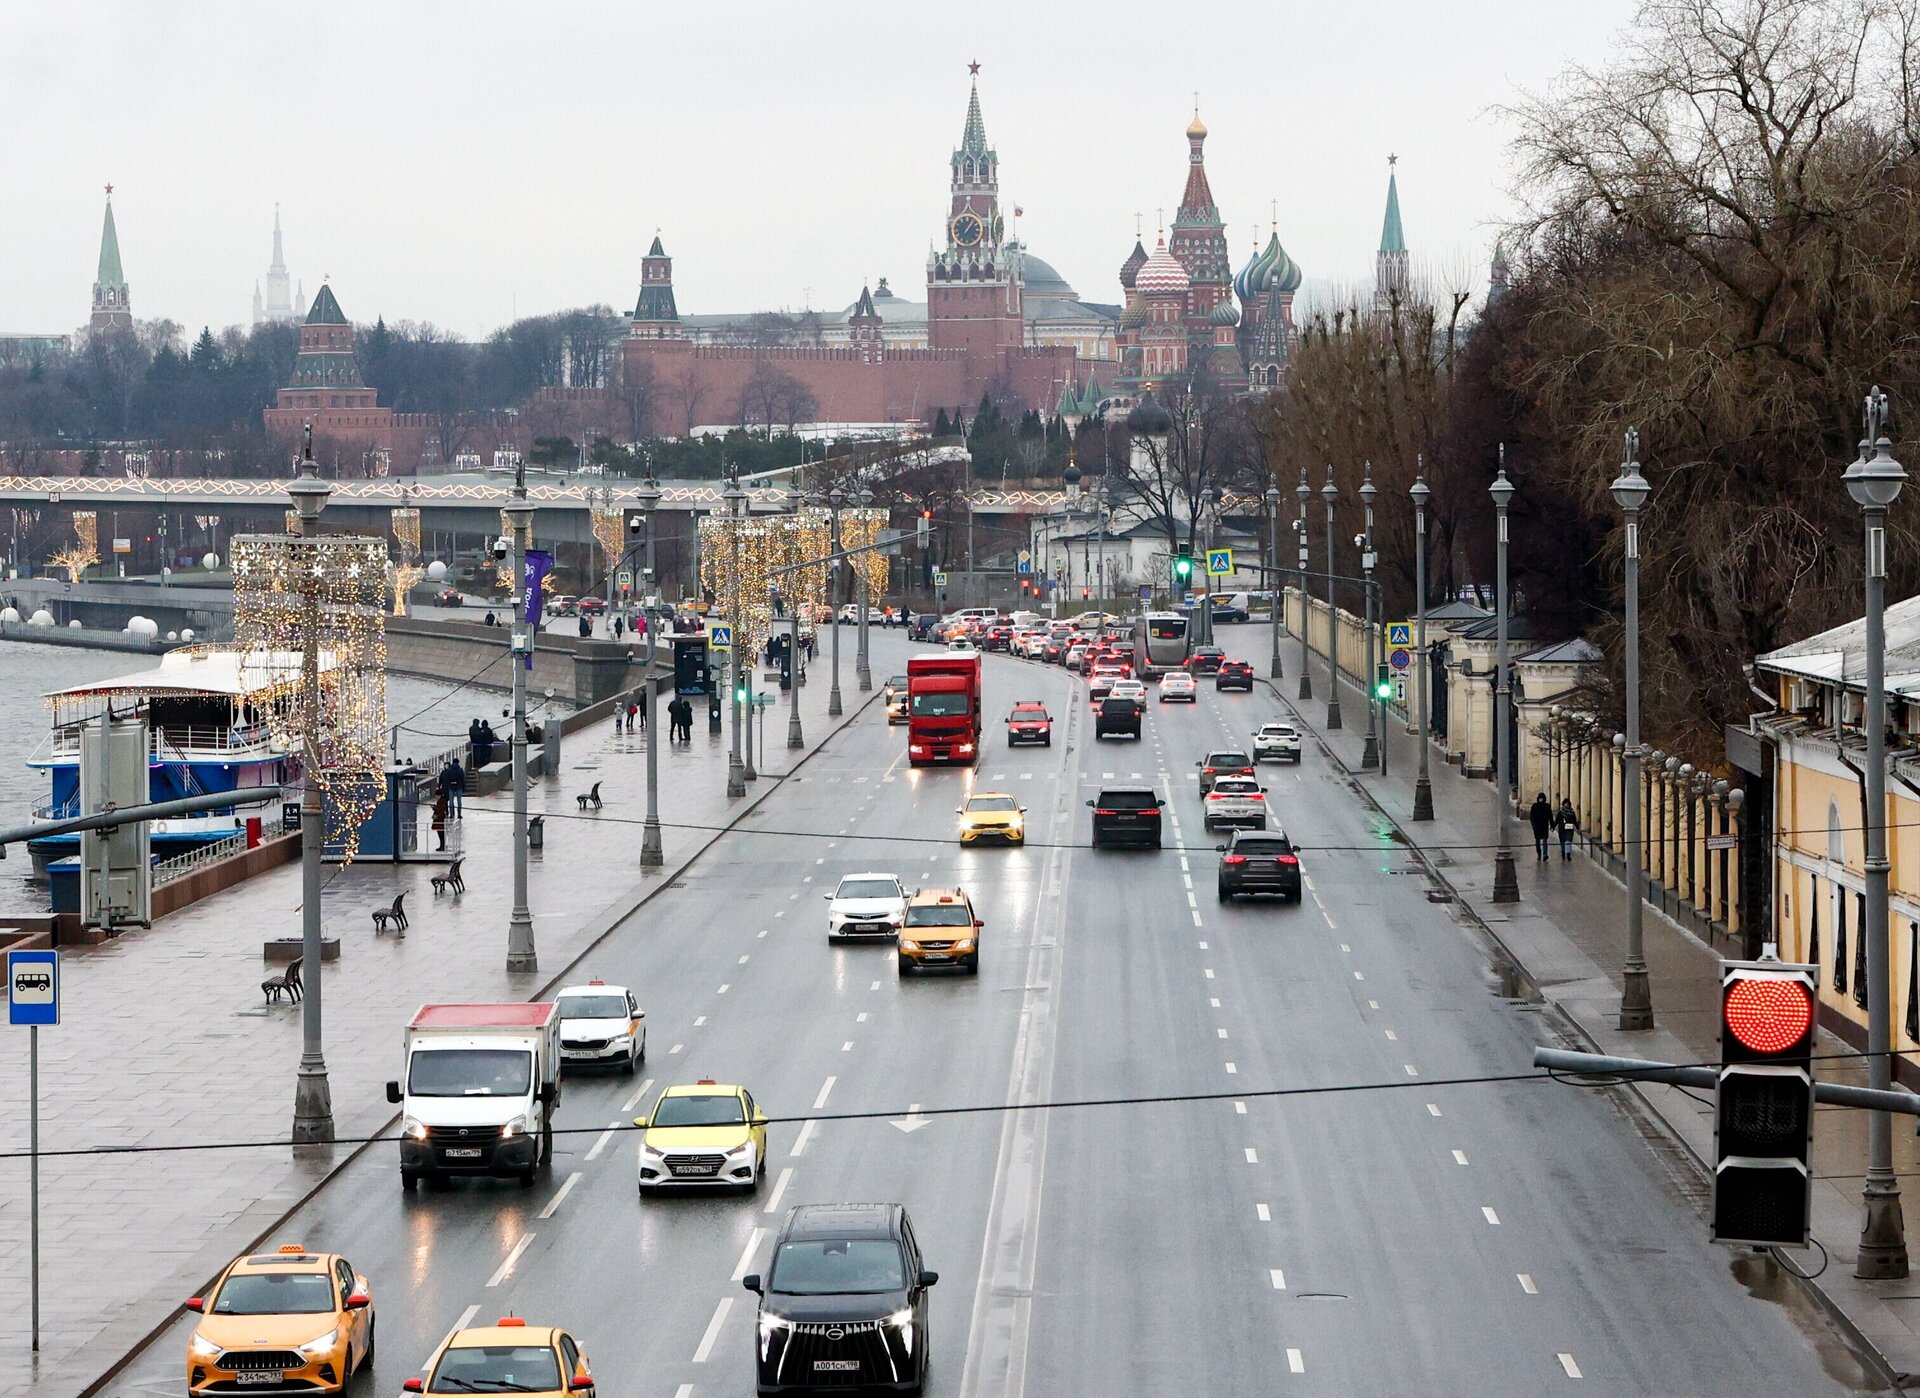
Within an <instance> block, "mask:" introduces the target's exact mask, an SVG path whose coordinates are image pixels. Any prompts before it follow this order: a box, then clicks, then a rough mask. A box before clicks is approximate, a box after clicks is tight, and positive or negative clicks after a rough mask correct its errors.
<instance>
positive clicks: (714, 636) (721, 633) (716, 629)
mask: <svg viewBox="0 0 1920 1398" xmlns="http://www.w3.org/2000/svg"><path fill="white" fill-rule="evenodd" d="M707 649H708V650H732V649H733V628H732V627H731V626H709V627H708V628H707Z"/></svg>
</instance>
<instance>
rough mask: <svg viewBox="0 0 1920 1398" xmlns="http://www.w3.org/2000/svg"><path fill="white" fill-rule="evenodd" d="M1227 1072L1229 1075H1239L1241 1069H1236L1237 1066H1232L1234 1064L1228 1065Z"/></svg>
mask: <svg viewBox="0 0 1920 1398" xmlns="http://www.w3.org/2000/svg"><path fill="white" fill-rule="evenodd" d="M1227 1071H1228V1072H1229V1073H1238V1072H1239V1071H1240V1069H1239V1068H1238V1067H1236V1066H1235V1065H1234V1064H1232V1063H1229V1064H1228V1065H1227Z"/></svg>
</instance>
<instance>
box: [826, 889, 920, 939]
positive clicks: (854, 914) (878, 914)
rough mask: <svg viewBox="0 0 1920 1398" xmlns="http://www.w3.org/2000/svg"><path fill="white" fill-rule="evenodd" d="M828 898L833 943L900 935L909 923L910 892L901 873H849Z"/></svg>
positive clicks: (830, 934) (829, 931) (828, 919)
mask: <svg viewBox="0 0 1920 1398" xmlns="http://www.w3.org/2000/svg"><path fill="white" fill-rule="evenodd" d="M826 898H827V940H828V941H830V942H831V941H834V940H836V939H838V938H841V937H893V936H897V935H898V934H899V931H900V924H901V923H903V922H905V921H906V920H907V890H906V889H905V887H903V886H902V885H901V882H900V876H899V875H898V874H848V875H847V876H846V877H845V878H843V879H841V880H840V886H839V887H838V888H836V889H834V891H833V892H831V893H829V894H827V895H826Z"/></svg>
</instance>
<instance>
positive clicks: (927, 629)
mask: <svg viewBox="0 0 1920 1398" xmlns="http://www.w3.org/2000/svg"><path fill="white" fill-rule="evenodd" d="M939 624H940V617H939V614H938V613H936V612H918V613H916V614H915V615H914V617H913V619H912V620H911V621H909V622H908V623H907V639H908V640H909V641H931V640H932V639H933V628H934V627H936V626H938V625H939Z"/></svg>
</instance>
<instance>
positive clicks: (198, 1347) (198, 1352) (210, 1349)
mask: <svg viewBox="0 0 1920 1398" xmlns="http://www.w3.org/2000/svg"><path fill="white" fill-rule="evenodd" d="M219 1353H220V1346H218V1345H216V1344H215V1343H214V1342H213V1341H212V1340H209V1339H208V1338H207V1337H206V1336H205V1335H202V1334H201V1333H200V1332H199V1331H198V1330H196V1331H194V1332H193V1334H192V1336H191V1337H190V1338H189V1339H188V1340H187V1354H188V1356H189V1357H190V1358H193V1359H212V1358H214V1357H215V1356H216V1355H218V1354H219Z"/></svg>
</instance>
